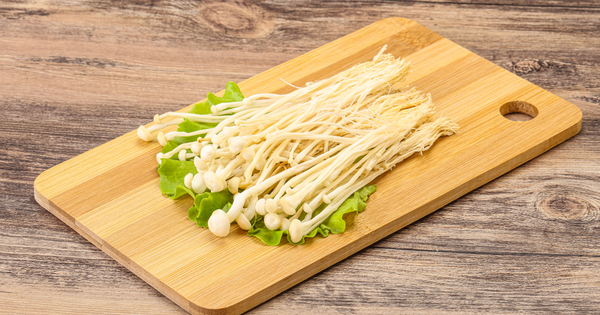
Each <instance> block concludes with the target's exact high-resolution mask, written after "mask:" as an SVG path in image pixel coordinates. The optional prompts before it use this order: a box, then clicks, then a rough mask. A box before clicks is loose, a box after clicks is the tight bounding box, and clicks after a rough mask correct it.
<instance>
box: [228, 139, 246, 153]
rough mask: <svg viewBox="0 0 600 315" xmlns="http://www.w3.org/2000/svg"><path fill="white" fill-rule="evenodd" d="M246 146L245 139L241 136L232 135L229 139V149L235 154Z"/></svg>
mask: <svg viewBox="0 0 600 315" xmlns="http://www.w3.org/2000/svg"><path fill="white" fill-rule="evenodd" d="M245 146H246V140H244V138H242V137H232V138H230V139H229V150H230V151H231V153H233V154H236V153H239V152H241V151H242V150H243V149H244V147H245Z"/></svg>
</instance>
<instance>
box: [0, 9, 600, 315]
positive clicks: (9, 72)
mask: <svg viewBox="0 0 600 315" xmlns="http://www.w3.org/2000/svg"><path fill="white" fill-rule="evenodd" d="M240 3H241V2H239V3H230V4H228V5H229V7H228V8H232V6H233V10H238V9H239V10H238V11H235V13H236V14H234V18H232V19H231V20H223V21H224V22H222V23H220V22H219V21H217V19H216V18H215V17H214V14H215V13H221V14H227V13H231V12H233V11H232V10H229V11H227V10H225V11H223V10H222V9H219V7H217V10H213V11H211V12H213V13H211V14H213V16H212V17H211V15H210V14H207V15H202V16H201V15H200V11H201V7H202V6H205V7H206V6H208V5H213V6H214V5H216V4H215V3H212V4H211V3H207V2H203V3H195V2H194V3H192V2H184V1H148V2H145V1H131V2H118V1H114V2H108V1H106V2H99V1H89V2H84V1H81V2H75V1H70V2H69V3H68V5H67V3H63V2H45V1H40V2H34V1H4V2H2V3H0V86H1V87H2V88H0V112H1V113H2V118H3V120H2V124H0V152H1V153H2V154H0V192H2V194H1V195H2V197H0V201H1V202H0V226H1V228H0V231H1V232H0V246H2V250H0V274H1V275H2V276H0V291H2V292H0V301H1V302H2V303H0V304H1V305H3V306H2V307H4V309H2V307H0V310H2V311H5V312H8V313H42V312H46V313H47V312H51V313H63V314H69V313H78V314H81V313H86V312H87V313H119V314H120V313H128V312H129V313H151V312H153V311H155V313H157V314H164V313H171V312H175V313H177V312H179V311H180V309H179V308H178V307H176V306H175V305H174V304H172V303H171V302H169V301H168V300H166V299H165V298H164V297H162V296H161V295H160V294H158V293H156V292H155V291H154V290H153V289H151V288H149V287H148V286H147V285H146V284H145V283H143V282H142V281H141V280H139V279H138V278H137V277H135V276H133V275H131V274H130V273H128V272H127V271H126V270H125V269H124V268H122V267H120V266H119V265H118V264H117V263H115V262H114V261H112V260H111V259H109V258H108V257H107V256H106V255H104V254H103V253H102V252H100V251H99V250H97V249H96V248H95V247H94V246H93V245H91V244H90V243H88V242H87V241H85V240H84V239H83V238H82V237H80V236H78V235H77V234H76V233H75V232H73V231H72V230H71V229H69V228H68V227H66V226H65V225H64V224H62V223H61V222H60V221H58V219H56V218H54V217H53V216H52V215H50V214H49V213H47V212H46V211H45V210H43V209H42V208H41V207H39V206H38V205H37V204H36V203H35V202H34V200H33V196H32V188H31V185H32V183H33V179H34V178H35V177H36V176H37V175H38V174H39V173H40V172H41V171H43V170H45V169H47V168H49V167H51V166H53V165H56V164H58V163H59V162H62V161H65V160H67V159H68V158H71V157H73V156H76V155H78V154H80V153H82V152H85V151H87V150H88V149H91V148H93V147H95V146H97V145H99V144H101V143H104V142H106V141H108V140H110V139H112V138H114V137H117V136H119V135H121V134H123V133H125V132H127V131H129V130H131V129H133V128H134V127H135V126H137V125H139V124H140V123H143V122H146V121H147V117H150V115H151V114H153V113H156V112H162V111H166V110H171V109H178V108H181V107H182V106H184V105H187V104H189V103H191V102H194V101H196V100H198V99H201V98H202V97H203V95H204V94H205V93H206V92H207V91H209V90H213V91H214V90H219V89H221V88H222V86H223V83H224V82H225V81H227V80H231V79H233V80H235V81H239V80H243V79H245V78H248V77H250V76H252V75H253V74H256V73H258V72H260V71H263V70H266V69H269V68H271V67H272V66H275V65H277V64H279V63H281V62H283V61H286V60H289V59H291V58H293V57H295V56H297V55H299V54H301V53H302V52H305V51H308V50H310V49H312V48H316V47H318V46H320V45H322V44H324V43H327V42H329V41H331V40H334V39H336V38H338V37H340V36H342V35H345V34H347V33H350V32H351V31H353V30H356V29H358V28H360V27H362V26H365V25H367V24H370V23H372V22H374V21H376V20H379V19H381V18H384V17H389V16H402V17H407V18H411V19H415V20H416V21H418V22H420V23H422V24H423V25H425V26H427V27H429V28H431V29H433V30H435V31H437V32H439V33H440V34H441V35H443V36H445V37H447V38H450V39H452V40H454V41H455V42H457V43H459V44H460V45H462V46H465V47H466V48H468V49H471V50H472V51H474V52H476V53H478V54H479V55H482V56H483V57H486V58H488V59H490V60H492V61H493V62H495V63H496V64H499V65H501V66H503V67H505V68H507V69H512V70H513V71H515V73H517V74H519V75H521V76H523V77H524V78H526V79H528V80H530V81H532V82H533V83H535V84H538V85H540V86H542V87H543V88H546V89H549V90H551V91H553V92H555V93H557V94H558V95H560V96H562V97H563V98H565V99H567V100H568V101H570V102H573V103H575V104H577V105H578V106H580V108H581V109H582V111H583V112H584V122H583V129H582V131H581V133H580V134H579V135H578V136H576V137H575V138H574V139H572V140H571V141H569V142H567V143H565V144H562V145H560V146H558V147H557V148H555V149H553V150H552V151H550V152H548V153H546V154H544V155H542V156H541V157H539V158H537V159H536V160H534V161H532V162H530V163H527V164H526V165H524V166H523V167H520V168H518V169H517V170H515V171H513V172H511V173H509V174H507V175H505V176H503V177H502V178H500V179H498V180H496V181H494V182H492V183H490V184H488V185H486V186H484V187H482V188H480V189H478V190H477V191H475V192H473V193H471V194H469V195H467V196H466V197H465V198H462V199H460V200H459V201H457V202H455V203H452V204H451V205H449V206H448V207H446V208H445V209H444V210H441V211H439V212H437V213H436V214H434V215H432V216H429V217H427V218H425V219H424V220H422V221H419V223H417V224H415V225H412V226H410V227H409V228H407V229H404V230H402V231H401V232H400V233H398V234H395V235H393V236H391V237H389V238H387V239H385V240H383V241H381V242H379V243H377V244H375V245H374V246H373V247H371V248H370V249H368V250H366V251H363V252H361V253H359V254H357V255H355V256H353V257H352V258H351V259H348V260H346V261H344V262H342V263H341V264H339V265H337V266H335V267H333V268H331V269H328V270H326V271H325V272H323V273H321V274H320V275H318V276H317V277H315V278H312V279H310V280H308V281H307V282H305V283H303V284H300V285H299V286H297V287H295V288H293V289H292V290H289V291H287V292H285V293H284V294H282V295H280V296H278V297H277V298H275V299H273V300H271V301H269V302H267V303H265V304H264V305H262V306H260V307H258V308H257V309H256V310H255V311H256V313H274V312H281V311H284V310H290V309H291V310H292V313H294V312H295V313H303V312H306V310H308V309H310V308H317V309H320V310H322V311H323V312H328V311H331V310H334V311H336V312H338V313H348V312H356V313H363V314H369V313H373V312H380V313H390V314H393V313H398V312H411V313H419V312H422V313H430V312H438V313H447V312H450V311H452V312H461V313H463V312H489V313H498V312H502V311H505V312H517V311H519V310H522V311H524V312H528V313H530V312H540V313H546V312H548V311H564V312H575V311H579V312H583V313H590V312H594V311H596V309H597V304H598V293H597V290H596V289H597V283H599V282H600V278H599V277H598V276H597V274H598V270H597V269H593V264H594V263H595V264H596V265H597V260H594V259H596V258H594V256H597V255H598V246H599V242H598V241H597V239H598V238H597V233H598V232H597V225H598V208H599V201H598V192H599V188H598V185H597V178H598V172H599V166H598V163H599V162H598V160H599V159H598V157H599V156H600V155H599V153H600V152H599V149H598V148H599V147H600V146H599V145H598V139H599V137H600V135H599V134H598V130H600V128H598V126H600V76H599V75H598V73H599V72H598V70H599V68H600V53H599V51H600V49H599V48H600V41H599V37H598V36H597V35H596V34H597V33H598V31H599V30H600V29H599V25H600V14H599V13H598V10H597V8H594V7H597V3H596V1H578V2H570V1H548V2H545V1H544V2H542V1H510V2H508V1H506V2H505V1H500V0H499V1H496V2H495V4H497V5H483V4H481V1H448V2H446V1H435V2H434V1H432V2H427V1H413V2H375V1H373V2H371V1H365V2H352V3H349V4H345V3H341V2H328V3H319V2H294V3H288V2H277V3H273V2H268V3H267V2H251V3H247V4H240ZM542 6H543V7H542ZM248 12H249V14H246V13H248ZM216 16H219V17H220V16H221V15H220V14H216ZM248 16H249V18H248ZM256 17H262V18H263V19H265V20H268V21H270V22H271V23H267V24H257V22H252V21H256ZM206 21H210V22H206ZM245 21H248V23H247V24H245V23H246V22H245ZM253 23H254V24H253ZM538 60H539V61H538ZM544 61H545V63H544ZM536 63H537V64H538V65H539V69H538V66H536ZM230 64H234V65H242V66H237V67H233V68H232V67H231V66H230ZM545 64H547V65H548V66H547V67H546V66H545ZM107 116H110V119H107V118H106V117H107ZM31 121H34V122H33V123H32V122H31ZM543 200H549V202H547V203H546V205H549V206H546V207H542V203H538V202H540V201H543ZM504 203H506V205H504V206H503V204H504ZM582 205H583V206H582ZM582 207H585V209H586V211H585V212H583V214H582V215H581V216H579V215H578V214H581V213H582V212H581V209H583V208H582ZM543 209H554V210H551V211H550V213H552V214H554V215H548V214H547V213H548V212H547V211H546V212H544V211H543ZM514 222H517V225H516V226H514ZM48 239H51V240H50V241H49V240H48ZM71 247H75V249H73V248H71ZM65 248H67V249H65ZM435 250H440V251H444V250H445V251H446V252H450V253H449V254H448V256H442V255H440V254H438V253H436V252H435ZM40 251H42V254H43V255H41V254H40ZM390 251H392V254H390ZM73 252H75V254H73ZM453 253H455V254H454V255H452V254H453ZM528 253H534V254H540V255H542V256H534V258H522V257H521V256H519V254H523V255H526V254H528ZM444 255H445V254H444ZM543 255H557V256H556V257H555V256H543ZM559 255H564V256H559ZM16 256H18V257H19V259H15V258H14V257H16ZM73 256H74V257H79V260H77V261H76V262H73V259H72V258H71V257H73ZM386 256H389V257H393V258H394V259H391V260H390V259H388V258H385V257H386ZM48 257H51V260H48ZM82 257H84V258H82ZM382 257H383V258H382ZM499 257H500V259H499ZM535 257H537V258H535ZM540 257H542V258H540ZM549 257H551V258H549ZM561 257H562V258H561ZM99 260H100V261H102V262H101V263H100V264H103V265H102V266H103V267H102V268H99V267H98V266H99V262H98V261H99ZM46 261H47V262H46ZM548 261H551V262H548ZM444 265H449V266H452V267H450V268H449V269H447V268H445V267H442V266H444ZM62 266H69V267H70V268H63V267H62ZM76 266H77V269H73V267H76ZM490 266H491V267H490ZM357 270H359V271H360V274H361V276H362V275H364V278H365V279H367V281H360V288H361V290H362V291H360V292H361V295H358V294H357V293H356V292H357V291H358V290H354V289H350V288H355V287H356V286H357V285H356V282H352V280H351V278H352V275H354V274H356V273H357ZM382 270H388V271H389V274H388V273H382ZM491 270H496V271H491ZM453 273H458V274H459V275H460V276H462V277H459V276H452V274H453ZM509 273H512V274H515V275H522V276H523V277H524V279H523V280H522V281H521V282H520V283H521V284H523V283H524V288H526V289H527V290H525V289H523V290H521V289H520V288H516V287H515V286H514V283H519V282H518V281H519V280H518V279H517V278H516V276H512V275H509ZM390 274H392V275H393V276H390ZM415 274H418V275H419V277H418V280H419V281H411V279H412V278H414V275H415ZM448 274H450V275H451V276H448ZM390 277H391V278H392V279H393V280H390ZM361 278H362V277H361ZM465 279H466V280H465ZM557 279H558V280H557ZM561 279H562V280H561ZM563 281H571V282H570V283H566V282H563ZM61 283H62V286H61ZM67 283H68V288H70V289H68V288H67V285H64V284H67ZM379 283H384V284H385V285H383V286H382V285H380V284H379ZM465 283H466V285H464V284H465ZM560 285H565V287H566V288H567V289H562V290H561V289H559V288H560ZM58 291H60V294H59V293H52V294H49V296H51V298H49V299H43V298H42V297H41V296H42V295H41V293H48V292H58ZM130 291H133V292H132V293H130V294H127V293H128V292H130ZM6 292H9V293H6ZM97 292H101V293H97ZM478 292H483V293H478ZM119 296H123V299H120V298H119ZM475 296H476V297H477V301H474V300H473V299H472V298H471V297H475ZM336 298H337V301H336ZM36 299H37V300H40V299H42V300H41V301H40V305H43V308H40V307H39V305H35V304H34V303H31V302H29V301H32V300H36ZM156 301H160V302H156ZM28 302H29V303H28ZM561 302H564V303H562V304H559V303H561ZM85 303H87V304H89V305H93V307H90V309H89V310H88V311H86V310H82V309H81V305H82V304H85ZM336 303H337V304H336ZM147 305H152V309H150V308H149V307H147ZM380 305H384V307H381V306H380ZM385 305H388V306H385ZM511 305H514V308H511V307H512V306H511Z"/></svg>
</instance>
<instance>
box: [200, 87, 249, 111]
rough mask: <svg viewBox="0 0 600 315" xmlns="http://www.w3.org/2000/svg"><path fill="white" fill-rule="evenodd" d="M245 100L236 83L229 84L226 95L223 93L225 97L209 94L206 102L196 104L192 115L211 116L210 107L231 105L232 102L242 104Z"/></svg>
mask: <svg viewBox="0 0 600 315" xmlns="http://www.w3.org/2000/svg"><path fill="white" fill-rule="evenodd" d="M242 100H244V95H242V91H240V88H239V87H238V85H237V84H235V82H231V81H230V82H227V86H225V93H223V97H218V96H216V95H214V94H212V93H210V92H209V93H208V95H207V96H206V101H204V102H200V103H197V104H194V106H192V109H191V110H190V113H192V114H210V113H211V111H210V107H211V106H212V105H217V104H221V103H230V102H240V101H242Z"/></svg>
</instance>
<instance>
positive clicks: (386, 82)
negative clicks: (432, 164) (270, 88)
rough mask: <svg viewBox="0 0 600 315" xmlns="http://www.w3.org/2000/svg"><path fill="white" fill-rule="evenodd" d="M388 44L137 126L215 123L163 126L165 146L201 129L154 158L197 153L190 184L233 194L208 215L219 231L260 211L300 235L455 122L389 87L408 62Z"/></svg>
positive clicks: (417, 97) (147, 136)
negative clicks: (329, 69)
mask: <svg viewBox="0 0 600 315" xmlns="http://www.w3.org/2000/svg"><path fill="white" fill-rule="evenodd" d="M384 49H385V47H384V48H383V49H382V50H381V51H380V52H379V54H377V56H375V58H374V59H373V60H372V61H369V62H365V63H362V64H358V65H356V66H354V67H352V68H350V69H348V70H346V71H343V72H341V73H339V74H337V75H335V76H333V77H331V78H329V79H325V80H321V81H317V82H312V83H308V84H307V85H306V86H305V87H301V88H297V89H296V90H295V91H293V92H291V93H289V94H284V95H279V94H256V95H253V96H250V97H247V98H245V99H244V100H243V101H240V102H231V103H222V104H219V105H214V106H212V107H211V111H212V113H211V114H206V115H197V114H190V113H175V112H169V113H166V114H163V115H157V116H155V122H156V124H155V125H153V126H152V127H149V128H148V129H146V128H144V127H140V129H138V135H139V136H140V138H142V139H144V140H147V141H148V140H152V139H154V136H153V135H152V132H154V131H157V130H159V129H162V128H164V127H166V126H169V125H173V124H178V123H181V122H182V121H183V119H184V118H185V119H188V120H190V121H195V122H202V123H217V125H216V126H215V127H214V128H210V129H204V130H199V131H196V132H192V133H185V132H168V133H166V134H163V133H162V132H159V133H158V135H157V138H158V141H159V142H160V143H161V144H162V145H165V144H166V143H167V142H168V141H169V140H172V139H174V138H175V137H187V136H198V135H199V136H200V138H198V141H194V142H190V143H184V144H181V145H179V146H178V147H177V148H175V149H173V150H172V151H170V152H168V153H165V154H163V153H159V154H158V155H157V160H158V162H159V163H161V161H162V159H163V158H171V157H172V156H175V155H177V157H178V159H179V160H182V161H185V160H193V161H194V163H195V166H196V168H197V171H198V173H197V174H195V175H193V174H188V176H186V178H185V185H186V186H187V187H188V188H190V189H192V190H194V191H195V192H196V193H202V192H204V191H205V190H207V189H208V190H210V191H212V192H216V191H222V190H225V189H229V190H230V191H231V193H233V194H235V196H234V201H233V203H232V205H231V207H230V209H229V210H228V211H227V212H225V211H222V210H217V211H215V212H213V214H212V216H211V218H210V219H209V229H210V230H211V232H213V233H214V234H215V235H217V236H226V235H227V234H228V233H229V230H230V223H232V222H234V221H236V222H237V224H238V225H239V226H240V227H241V228H243V229H246V230H247V229H250V228H251V224H250V221H251V220H252V219H254V218H255V217H256V216H259V215H260V216H262V217H263V220H264V223H265V226H266V227H267V228H269V229H271V230H276V229H281V230H288V232H289V234H290V238H291V240H292V241H293V242H299V241H300V240H301V239H302V237H303V236H304V235H306V234H308V233H309V232H310V231H312V230H313V229H315V228H316V227H318V226H319V225H320V224H321V223H323V221H324V220H326V219H327V218H328V217H329V216H330V215H331V214H332V213H333V212H334V211H335V210H337V209H338V208H339V207H340V205H341V204H342V203H343V202H344V201H345V200H346V199H347V198H348V197H350V196H351V195H352V194H353V193H354V192H355V191H357V190H358V189H360V188H361V187H363V186H365V185H367V184H368V183H369V182H371V181H372V180H373V179H375V178H376V177H377V176H379V175H380V174H382V173H383V172H385V171H387V170H389V169H391V168H392V167H393V166H394V165H396V164H397V163H399V162H400V161H402V160H404V159H406V158H407V157H409V156H411V155H412V154H414V153H415V152H422V151H424V150H426V149H428V148H429V147H430V146H431V145H432V144H433V143H434V142H435V141H436V140H437V139H438V138H439V137H440V136H444V135H451V134H453V133H455V132H456V130H457V129H458V125H456V124H455V123H453V122H452V121H451V120H450V119H448V118H438V119H435V120H433V119H432V116H433V115H434V112H435V110H434V107H433V104H432V102H431V98H430V97H429V96H424V95H422V94H421V93H420V92H418V91H416V90H414V89H408V88H396V87H395V84H397V83H399V82H401V81H403V80H404V78H405V77H406V76H407V75H408V74H409V73H410V71H411V66H410V64H409V63H407V62H405V61H404V60H402V59H396V58H394V57H393V56H392V55H391V54H384V53H383V51H384ZM166 117H174V118H176V119H172V120H170V121H164V120H163V119H164V118H166ZM240 190H241V192H239V191H240ZM318 208H320V212H319V213H318V214H317V213H316V212H315V210H316V209H318Z"/></svg>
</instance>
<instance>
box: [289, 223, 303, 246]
mask: <svg viewBox="0 0 600 315" xmlns="http://www.w3.org/2000/svg"><path fill="white" fill-rule="evenodd" d="M288 231H289V232H290V239H291V240H292V242H294V243H298V242H300V241H301V240H302V236H304V233H303V232H302V222H301V221H300V220H298V219H294V220H293V221H292V222H291V223H290V227H289V229H288Z"/></svg>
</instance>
